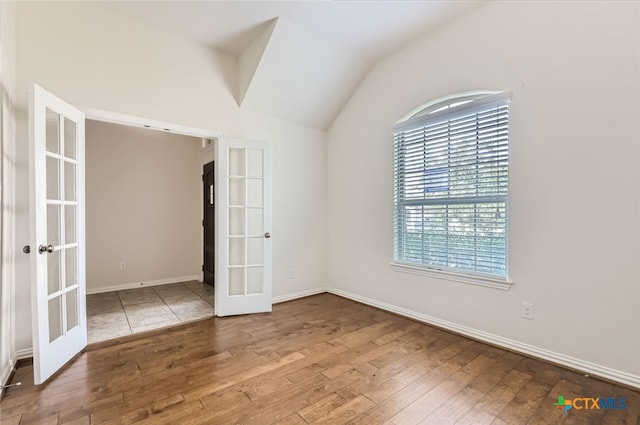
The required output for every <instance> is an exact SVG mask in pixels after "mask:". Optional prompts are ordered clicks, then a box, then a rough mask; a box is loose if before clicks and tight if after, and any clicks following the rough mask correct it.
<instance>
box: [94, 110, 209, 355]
mask: <svg viewBox="0 0 640 425" xmlns="http://www.w3.org/2000/svg"><path fill="white" fill-rule="evenodd" d="M85 136H86V152H85V156H86V162H87V166H86V194H87V198H86V205H87V212H86V217H87V218H86V232H87V234H86V243H87V294H88V295H87V320H88V335H89V338H88V340H89V342H90V343H91V342H97V341H103V340H105V339H110V338H114V337H120V336H125V335H130V334H132V333H136V332H141V331H145V330H149V329H155V328H159V327H163V326H170V325H172V324H176V323H181V322H184V321H189V320H194V319H198V318H203V317H208V316H212V315H213V291H212V288H211V287H207V286H205V285H204V284H203V282H202V281H203V279H202V270H201V267H202V264H203V261H202V253H203V231H204V227H203V225H202V210H203V202H202V199H203V196H202V191H203V180H202V175H203V171H202V169H203V164H204V163H206V162H211V160H212V159H213V154H212V152H210V150H206V151H203V152H201V151H202V139H199V138H195V137H190V136H184V135H179V134H175V133H171V132H166V131H162V132H161V131H157V130H152V129H147V128H139V127H133V126H125V125H116V124H112V123H105V122H100V121H92V120H88V121H87V125H86V129H85ZM159 285H162V287H160V286H159Z"/></svg>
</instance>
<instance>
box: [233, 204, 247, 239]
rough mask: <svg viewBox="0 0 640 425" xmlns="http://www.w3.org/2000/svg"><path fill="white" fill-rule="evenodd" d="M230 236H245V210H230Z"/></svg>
mask: <svg viewBox="0 0 640 425" xmlns="http://www.w3.org/2000/svg"><path fill="white" fill-rule="evenodd" d="M229 236H244V208H229Z"/></svg>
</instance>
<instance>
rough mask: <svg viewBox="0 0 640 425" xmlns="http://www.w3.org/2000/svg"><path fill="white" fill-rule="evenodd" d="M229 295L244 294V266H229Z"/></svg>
mask: <svg viewBox="0 0 640 425" xmlns="http://www.w3.org/2000/svg"><path fill="white" fill-rule="evenodd" d="M229 295H244V268H229Z"/></svg>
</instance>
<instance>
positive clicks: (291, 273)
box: [287, 269, 296, 279]
mask: <svg viewBox="0 0 640 425" xmlns="http://www.w3.org/2000/svg"><path fill="white" fill-rule="evenodd" d="M294 277H296V271H295V270H294V269H289V270H287V279H293V278H294Z"/></svg>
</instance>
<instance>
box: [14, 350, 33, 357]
mask: <svg viewBox="0 0 640 425" xmlns="http://www.w3.org/2000/svg"><path fill="white" fill-rule="evenodd" d="M31 357H33V349H32V348H25V349H24V350H17V351H16V360H22V359H28V358H31Z"/></svg>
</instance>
